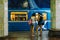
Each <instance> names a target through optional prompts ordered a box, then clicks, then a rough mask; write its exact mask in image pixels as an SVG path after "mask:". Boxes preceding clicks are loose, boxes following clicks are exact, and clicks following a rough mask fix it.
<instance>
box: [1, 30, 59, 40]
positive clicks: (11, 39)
mask: <svg viewBox="0 0 60 40" xmlns="http://www.w3.org/2000/svg"><path fill="white" fill-rule="evenodd" d="M40 39H41V37H40V36H39V34H38V36H36V35H35V36H31V33H30V32H26V31H25V32H10V33H9V36H8V37H4V38H0V40H40ZM42 40H60V38H58V37H50V38H49V37H48V31H43V32H42Z"/></svg>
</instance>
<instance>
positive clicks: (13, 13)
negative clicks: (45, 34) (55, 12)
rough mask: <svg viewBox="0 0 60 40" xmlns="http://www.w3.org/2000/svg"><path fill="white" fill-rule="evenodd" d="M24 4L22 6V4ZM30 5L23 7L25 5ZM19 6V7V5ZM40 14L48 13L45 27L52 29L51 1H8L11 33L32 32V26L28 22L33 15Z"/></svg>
mask: <svg viewBox="0 0 60 40" xmlns="http://www.w3.org/2000/svg"><path fill="white" fill-rule="evenodd" d="M21 2H22V4H21ZM25 2H26V3H25ZM24 3H25V4H26V5H27V3H28V5H27V6H25V7H23V6H22V5H23V4H24ZM17 4H19V5H17ZM35 12H40V13H41V14H43V13H44V12H46V14H47V20H46V24H45V25H44V27H45V28H46V29H50V28H51V26H50V25H51V12H50V0H43V1H42V0H38V1H37V0H25V1H24V2H23V0H20V2H19V0H13V1H12V2H11V0H8V28H9V31H30V25H29V24H28V20H29V19H30V18H31V16H32V14H33V13H35Z"/></svg>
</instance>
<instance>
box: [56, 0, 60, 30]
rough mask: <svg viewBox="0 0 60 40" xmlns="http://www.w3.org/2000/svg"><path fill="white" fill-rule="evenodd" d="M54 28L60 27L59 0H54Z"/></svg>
mask: <svg viewBox="0 0 60 40" xmlns="http://www.w3.org/2000/svg"><path fill="white" fill-rule="evenodd" d="M56 29H60V0H56Z"/></svg>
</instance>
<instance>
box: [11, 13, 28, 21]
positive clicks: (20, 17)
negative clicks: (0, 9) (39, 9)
mask: <svg viewBox="0 0 60 40" xmlns="http://www.w3.org/2000/svg"><path fill="white" fill-rule="evenodd" d="M27 19H28V13H27V12H11V21H27Z"/></svg>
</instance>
